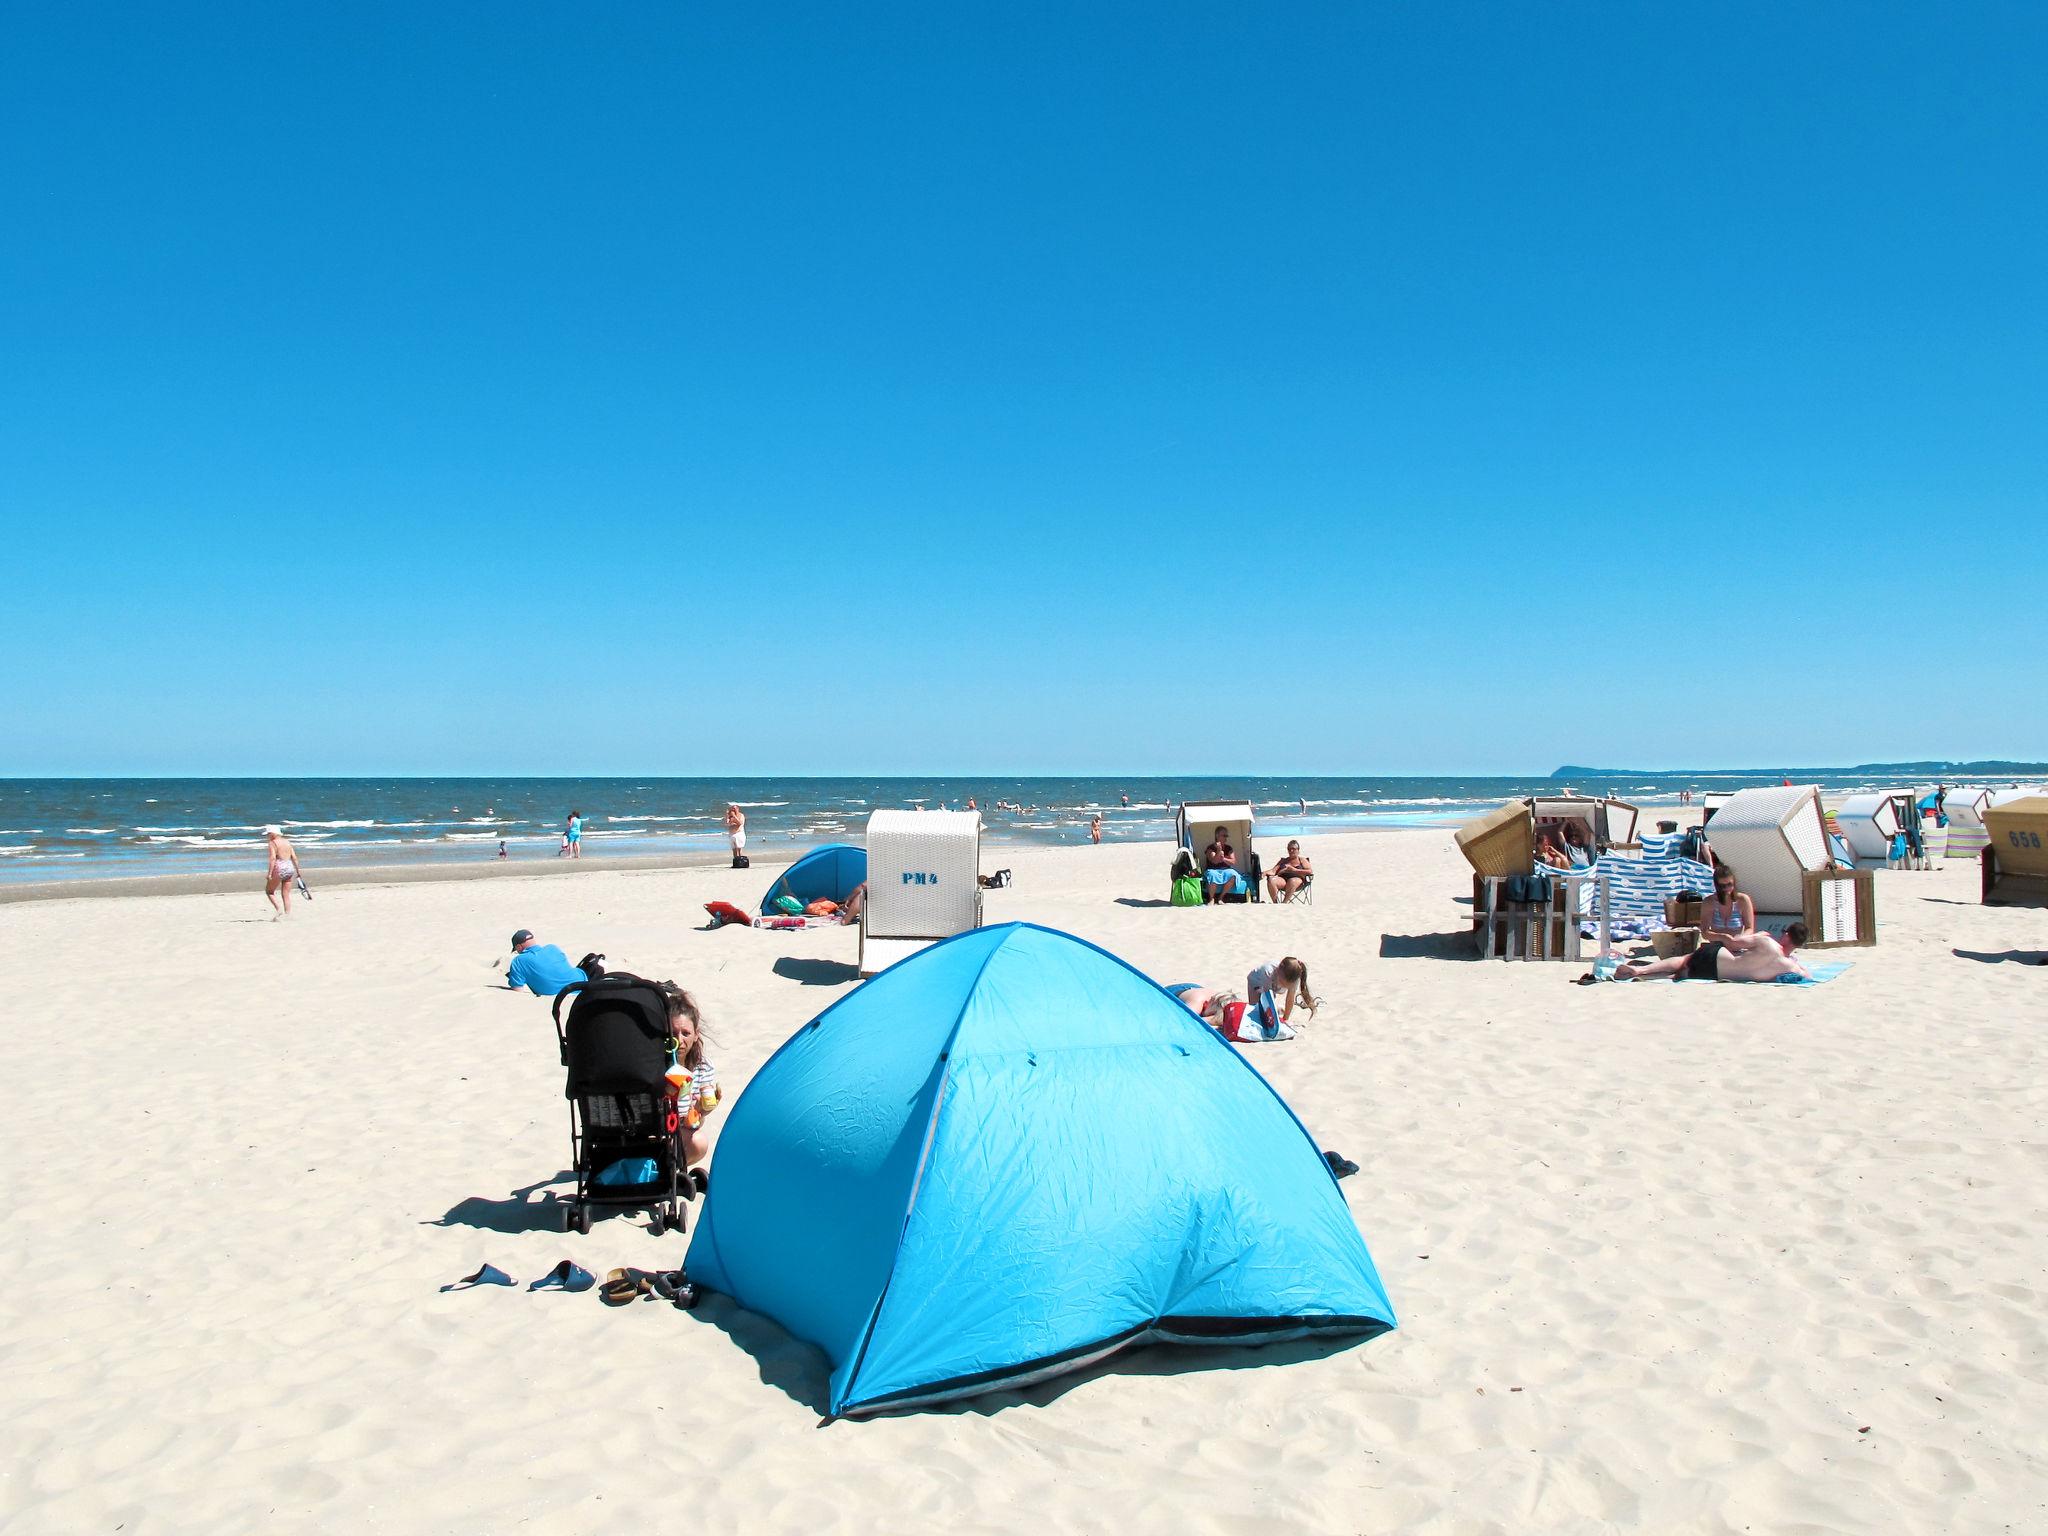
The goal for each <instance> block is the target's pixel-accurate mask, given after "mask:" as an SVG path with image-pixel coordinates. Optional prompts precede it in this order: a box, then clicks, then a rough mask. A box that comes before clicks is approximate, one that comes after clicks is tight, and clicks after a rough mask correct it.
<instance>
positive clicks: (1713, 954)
mask: <svg viewBox="0 0 2048 1536" xmlns="http://www.w3.org/2000/svg"><path fill="white" fill-rule="evenodd" d="M1806 939H1807V933H1806V924H1804V923H1793V924H1792V925H1791V926H1790V927H1788V928H1786V930H1785V936H1784V938H1782V939H1778V938H1773V937H1772V936H1771V935H1770V934H1768V933H1745V934H1739V935H1731V936H1729V937H1728V938H1725V939H1714V940H1712V941H1710V942H1708V943H1705V944H1702V945H1701V946H1700V947H1699V948H1698V949H1696V950H1694V951H1693V952H1692V953H1691V954H1689V955H1673V956H1672V957H1671V958H1670V959H1668V960H1628V961H1624V962H1623V963H1622V965H1621V966H1620V968H1619V969H1617V970H1616V971H1615V973H1614V979H1615V980H1616V981H1649V980H1653V979H1654V978H1656V977H1659V976H1670V977H1672V978H1674V979H1678V978H1682V979H1684V980H1686V981H1776V980H1777V979H1778V978H1779V977H1781V976H1811V975H1812V974H1813V972H1811V971H1809V970H1808V969H1807V968H1806V966H1805V965H1804V963H1802V962H1801V961H1799V960H1797V959H1795V958H1794V957H1793V951H1794V950H1796V949H1798V948H1799V946H1800V945H1802V944H1804V943H1805V942H1806Z"/></svg>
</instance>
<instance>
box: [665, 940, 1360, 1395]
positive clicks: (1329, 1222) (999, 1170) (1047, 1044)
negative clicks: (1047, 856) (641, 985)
mask: <svg viewBox="0 0 2048 1536" xmlns="http://www.w3.org/2000/svg"><path fill="white" fill-rule="evenodd" d="M1220 1125H1228V1126H1229V1127H1230V1128H1231V1134H1230V1135H1229V1136H1228V1137H1224V1136H1219V1135H1218V1134H1217V1127H1218V1126H1220ZM689 1271H690V1276H691V1278H692V1279H693V1280H695V1281H696V1282H697V1283H698V1284H699V1285H701V1286H704V1287H706V1288H708V1289H711V1290H715V1291H720V1292H723V1293H724V1294H726V1295H728V1296H730V1297H732V1298H733V1299H734V1300H735V1301H737V1302H739V1303H740V1304H741V1305H742V1306H745V1307H749V1308H751V1309H753V1310H754V1311H757V1312H762V1313H765V1314H767V1315H768V1316H769V1317H772V1318H774V1319H775V1320H776V1321H777V1322H779V1323H780V1324H781V1325H782V1326H783V1327H784V1328H786V1329H787V1330H789V1332H791V1333H792V1334H794V1335H796V1336H797V1337H798V1338H801V1339H805V1340H807V1341H809V1342H810V1343H812V1344H815V1345H817V1346H818V1347H819V1348H820V1349H821V1350H823V1351H824V1353H825V1355H826V1357H827V1359H829V1360H830V1362H831V1365H832V1381H831V1411H832V1412H833V1413H834V1414H835V1415H844V1414H859V1413H864V1412H873V1411H879V1410H883V1409H888V1408H900V1407H911V1406H916V1405H921V1404H925V1403H931V1402H937V1401H941V1400H944V1399H947V1398H953V1397H962V1396H968V1395H971V1394H973V1393H977V1392H984V1391H991V1390H996V1389H1000V1388H1004V1387H1011V1386H1016V1385H1021V1384H1022V1383H1024V1382H1027V1381H1033V1380H1038V1379H1040V1378H1043V1377H1046V1376H1051V1375H1055V1374H1058V1373H1059V1372H1061V1371H1065V1370H1072V1369H1075V1368H1078V1367H1080V1366H1083V1365H1086V1364H1089V1363H1090V1362H1092V1361H1095V1360H1098V1359H1100V1358H1102V1357H1103V1356H1105V1355H1108V1354H1110V1353H1112V1352H1114V1351H1115V1350H1117V1349H1120V1348H1123V1347H1125V1346H1127V1345H1131V1344H1138V1343H1144V1342H1148V1341H1150V1340H1154V1339H1166V1340H1172V1341H1175V1342H1179V1343H1224V1344H1245V1343H1261V1342H1267V1341H1271V1340H1274V1339H1280V1338H1297V1337H1301V1336H1303V1335H1306V1334H1317V1333H1323V1334H1338V1335H1341V1334H1353V1335H1357V1336H1359V1337H1370V1336H1372V1335H1374V1334H1377V1333H1381V1332H1384V1331H1385V1330H1387V1329H1389V1328H1392V1327H1393V1326H1394V1313H1393V1310H1392V1308H1391V1307H1390V1306H1389V1305H1388V1302H1387V1295H1386V1291H1385V1290H1384V1289H1383V1288H1382V1287H1381V1284H1380V1280H1379V1276H1378V1274H1377V1273H1376V1272H1375V1270H1374V1268H1373V1263H1372V1258H1371V1256H1370V1255H1369V1254H1368V1253H1367V1252H1366V1246H1365V1240H1364V1239H1363V1238H1362V1237H1361V1236H1360V1235H1359V1231H1358V1227H1357V1224H1356V1223H1355V1222H1354V1221H1353V1220H1352V1216H1351V1212H1350V1210H1349V1209H1348V1208H1347V1207H1346V1205H1345V1203H1344V1197H1343V1195H1342V1193H1341V1192H1340V1191H1339V1189H1338V1187H1337V1183H1336V1181H1335V1179H1334V1178H1333V1177H1332V1175H1331V1173H1330V1170H1329V1168H1328V1167H1327V1166H1326V1165H1325V1163H1324V1161H1323V1157H1322V1154H1321V1153H1320V1152H1319V1151H1318V1150H1317V1148H1316V1144H1315V1142H1314V1141H1312V1140H1310V1138H1309V1135H1308V1133H1307V1132H1306V1131H1305V1130H1303V1128H1302V1126H1301V1124H1300V1122H1299V1121H1297V1120H1296V1119H1295V1118H1294V1115H1293V1113H1292V1112H1291V1111H1290V1110H1289V1109H1288V1108H1287V1106H1286V1104H1285V1103H1283V1102H1282V1101H1281V1099H1280V1097H1279V1095H1277V1094H1276V1093H1275V1092H1274V1091H1273V1090H1272V1088H1271V1087H1270V1086H1269V1085H1268V1084H1267V1083H1266V1081H1265V1079H1264V1078H1262V1077H1260V1076H1259V1074H1258V1073H1257V1072H1256V1071H1255V1070H1254V1069H1253V1068H1252V1067H1251V1066H1250V1065H1248V1064H1247V1063H1246V1062H1245V1061H1244V1059H1243V1058H1242V1057H1240V1056H1239V1055H1238V1054H1237V1052H1236V1051H1235V1050H1234V1049H1233V1048H1232V1047H1231V1046H1230V1045H1229V1044H1227V1043H1226V1042H1225V1041H1224V1040H1223V1038H1222V1037H1221V1036H1220V1035H1218V1034H1216V1033H1215V1032H1214V1031H1212V1030H1210V1029H1209V1028H1208V1027H1207V1026H1205V1025H1204V1024H1203V1023H1202V1022H1201V1021H1200V1020H1199V1019H1197V1018H1196V1017H1195V1016H1194V1015H1193V1014H1192V1013H1190V1012H1189V1011H1188V1010H1187V1009H1186V1008H1184V1007H1182V1006H1181V1005H1180V1003H1178V1002H1176V1001H1175V1000H1174V999H1173V998H1172V997H1170V996H1169V995H1167V994H1166V993H1165V992H1164V991H1162V990H1161V989H1160V988H1159V987H1158V986H1157V985H1155V984H1154V983H1153V982H1151V981H1150V980H1148V979H1147V978H1145V977H1144V976H1142V975H1140V974H1139V973H1138V972H1137V971H1135V970H1133V969H1132V968H1131V967H1130V966H1128V965H1126V964H1125V963H1124V962H1123V961H1121V960H1119V959H1117V958H1116V957H1115V956H1113V955H1110V954H1107V953H1105V952H1104V951H1102V950H1099V949H1097V948H1095V947H1094V946H1093V945H1091V944H1086V943H1083V942H1082V941H1081V940H1079V939H1076V938H1073V937H1071V936H1069V935H1067V934H1063V933H1056V932H1053V931H1051V930H1049V929H1045V928H1039V927H1036V926H1033V925H1031V924H1025V923H1008V924H1004V925H1002V926H1001V927H996V928H982V929H977V930H975V931H974V932H971V933H966V934H962V935H960V936H958V937H957V938H953V939H950V940H947V941H946V942H944V943H942V944H939V945H936V946H934V947H932V948H930V949H927V950H924V951H921V952H920V953H918V954H916V955H914V956H912V957H911V958H909V959H907V960H904V961H902V962H901V963H899V964H898V965H896V966H894V967H892V968H891V969H889V970H887V971H885V972H883V973H882V974H881V975H880V976H878V977H877V978H876V979H875V980H873V981H871V982H869V983H867V984H866V985H865V986H863V987H861V988H860V989H859V990H858V991H856V992H853V993H852V994H850V995H849V996H848V997H846V998H845V999H843V1000H842V1001H841V1002H839V1003H837V1004H835V1005H834V1006H833V1007H831V1008H829V1009H827V1010H826V1011H825V1012H824V1013H822V1014H820V1015H819V1016H818V1017H817V1018H815V1019H813V1020H811V1022H810V1023H808V1024H806V1025H804V1026H803V1027H802V1028H801V1029H799V1030H798V1031H797V1032H796V1034H795V1035H793V1036H791V1037H790V1039H789V1040H788V1041H787V1042H786V1043H785V1044H784V1045H783V1046H782V1048H781V1049H780V1050H779V1051H777V1052H776V1054H775V1055H774V1056H773V1057H771V1058H770V1059H769V1061H768V1062H767V1064H766V1065H765V1066H763V1067H762V1068H761V1071H760V1072H759V1074H757V1075H756V1076H755V1078H754V1080H753V1081H752V1082H751V1083H750V1084H748V1086H747V1089H746V1091H745V1092H744V1093H743V1094H741V1095H740V1097H739V1099H738V1101H737V1102H736V1103H735V1104H734V1105H733V1108H732V1111H731V1118H730V1119H729V1120H728V1121H727V1123H726V1126H725V1130H724V1132H723V1134H722V1135H721V1137H720V1138H719V1144H718V1174H717V1177H716V1179H715V1180H714V1181H713V1183H712V1187H711V1193H710V1195H709V1197H708V1199H707V1202H706V1206H705V1209H704V1213H703V1215H702V1217H701V1218H700V1219H699V1222H698V1227H697V1231H696V1235H695V1237H694V1238H693V1239H692V1241H691V1244H690V1253H689Z"/></svg>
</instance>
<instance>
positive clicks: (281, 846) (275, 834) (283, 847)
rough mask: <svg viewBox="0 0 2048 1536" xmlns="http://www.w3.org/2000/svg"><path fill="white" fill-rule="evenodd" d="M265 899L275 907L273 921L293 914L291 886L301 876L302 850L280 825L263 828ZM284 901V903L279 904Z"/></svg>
mask: <svg viewBox="0 0 2048 1536" xmlns="http://www.w3.org/2000/svg"><path fill="white" fill-rule="evenodd" d="M263 856H264V860H265V865H264V875H263V899H264V900H265V901H267V902H269V903H270V905H271V907H272V908H273V909H274V910H273V911H272V912H271V914H270V920H271V921H272V922H273V923H274V922H276V921H277V920H278V919H279V918H280V917H290V916H291V915H292V885H293V883H294V882H295V881H297V879H298V878H299V850H298V849H296V848H294V847H293V846H292V840H291V839H290V838H288V837H286V836H285V835H284V829H283V828H281V827H265V828H264V829H263ZM279 902H283V903H284V905H283V906H279V905H278V903H279Z"/></svg>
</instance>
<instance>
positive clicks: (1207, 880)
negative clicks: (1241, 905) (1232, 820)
mask: <svg viewBox="0 0 2048 1536" xmlns="http://www.w3.org/2000/svg"><path fill="white" fill-rule="evenodd" d="M1243 890H1244V876H1243V875H1240V874H1239V873H1238V872H1237V850H1236V849H1235V848H1233V847H1231V846H1230V836H1229V834H1228V833H1226V832H1225V831H1224V830H1223V828H1221V827H1218V828H1217V829H1216V837H1215V840H1214V841H1213V842H1211V843H1210V844H1209V846H1208V848H1207V849H1206V850H1205V851H1204V852H1203V855H1202V901H1203V902H1204V904H1207V903H1209V902H1212V901H1220V900H1221V899H1222V898H1223V897H1224V896H1225V895H1226V894H1228V895H1237V894H1238V893H1240V892H1242V891H1243Z"/></svg>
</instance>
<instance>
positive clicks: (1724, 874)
mask: <svg viewBox="0 0 2048 1536" xmlns="http://www.w3.org/2000/svg"><path fill="white" fill-rule="evenodd" d="M1754 932H1756V903H1755V902H1753V901H1751V900H1750V899H1749V898H1748V897H1747V896H1745V895H1743V894H1742V892H1740V891H1739V890H1737V889H1736V888H1735V870H1734V869H1733V868H1732V867H1731V866H1729V865H1727V864H1723V865H1722V866H1721V867H1720V868H1719V869H1717V870H1715V871H1714V894H1713V896H1712V898H1711V899H1709V900H1707V901H1706V902H1703V903H1702V904H1701V906H1700V938H1701V939H1702V940H1707V939H1723V940H1726V939H1740V938H1744V937H1746V936H1748V935H1749V934H1752V933H1754Z"/></svg>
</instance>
